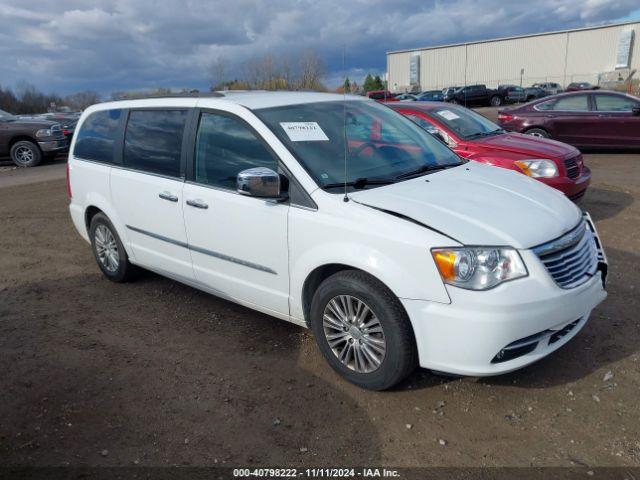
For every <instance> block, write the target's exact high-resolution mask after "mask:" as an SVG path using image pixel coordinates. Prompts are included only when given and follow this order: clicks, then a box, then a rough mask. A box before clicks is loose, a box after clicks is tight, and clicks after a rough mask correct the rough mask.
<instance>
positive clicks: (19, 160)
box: [10, 140, 42, 167]
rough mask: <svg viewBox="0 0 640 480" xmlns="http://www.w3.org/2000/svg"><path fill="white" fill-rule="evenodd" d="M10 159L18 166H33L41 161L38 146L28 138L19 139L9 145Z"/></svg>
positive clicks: (40, 152)
mask: <svg viewBox="0 0 640 480" xmlns="http://www.w3.org/2000/svg"><path fill="white" fill-rule="evenodd" d="M10 155H11V160H12V161H13V163H15V164H16V165H17V166H18V167H35V166H37V165H39V164H40V162H41V161H42V151H41V150H40V147H39V146H38V145H37V144H36V143H34V142H30V141H29V140H20V141H19V142H16V143H14V144H13V146H12V147H11V151H10Z"/></svg>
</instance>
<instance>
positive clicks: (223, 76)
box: [209, 57, 229, 91]
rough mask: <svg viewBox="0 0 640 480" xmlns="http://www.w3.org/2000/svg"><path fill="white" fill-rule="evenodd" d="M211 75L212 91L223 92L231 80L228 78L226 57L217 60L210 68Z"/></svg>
mask: <svg viewBox="0 0 640 480" xmlns="http://www.w3.org/2000/svg"><path fill="white" fill-rule="evenodd" d="M209 74H210V76H211V90H212V91H213V90H223V89H224V88H225V82H227V81H228V80H229V79H228V78H227V74H228V68H227V59H226V58H225V57H218V58H216V59H215V60H214V61H213V62H212V63H211V66H210V67H209Z"/></svg>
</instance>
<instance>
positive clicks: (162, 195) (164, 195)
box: [158, 192, 178, 202]
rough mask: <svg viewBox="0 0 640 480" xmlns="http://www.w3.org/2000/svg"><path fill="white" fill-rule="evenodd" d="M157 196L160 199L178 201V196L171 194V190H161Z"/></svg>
mask: <svg viewBox="0 0 640 480" xmlns="http://www.w3.org/2000/svg"><path fill="white" fill-rule="evenodd" d="M158 196H159V197H160V198H161V199H162V200H168V201H170V202H177V201H178V197H176V196H175V195H173V194H172V193H171V192H162V193H159V194H158Z"/></svg>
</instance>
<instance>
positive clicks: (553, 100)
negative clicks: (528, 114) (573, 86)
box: [533, 93, 593, 113]
mask: <svg viewBox="0 0 640 480" xmlns="http://www.w3.org/2000/svg"><path fill="white" fill-rule="evenodd" d="M580 95H585V96H586V97H587V110H555V109H554V108H553V107H555V106H556V103H558V102H559V101H560V100H562V99H563V98H569V97H559V98H550V99H547V100H544V101H542V102H540V103H536V104H535V105H534V106H533V109H534V110H535V111H536V112H560V113H591V112H593V100H592V99H591V95H592V94H591V93H581V94H578V95H571V96H572V97H579V96H580ZM543 98H544V97H543ZM545 103H551V104H552V105H553V106H552V107H551V109H549V110H541V109H539V108H538V106H539V105H542V104H545Z"/></svg>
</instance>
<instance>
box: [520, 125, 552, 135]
mask: <svg viewBox="0 0 640 480" xmlns="http://www.w3.org/2000/svg"><path fill="white" fill-rule="evenodd" d="M529 130H543V131H545V132H547V134H548V135H549V137H551V132H550V131H549V129H548V128H545V127H543V126H540V125H527V127H526V128H524V129H523V130H522V133H527V132H528V131H529Z"/></svg>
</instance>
